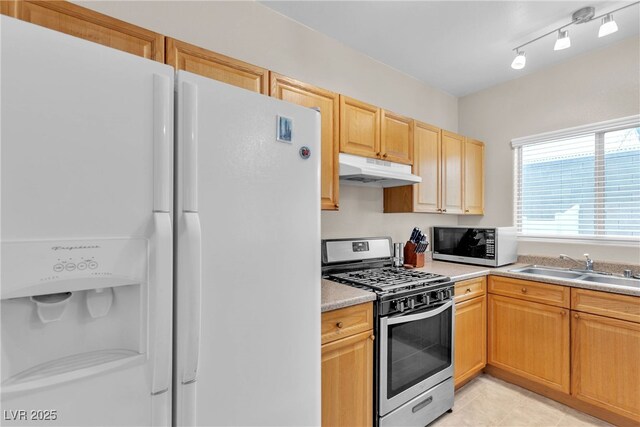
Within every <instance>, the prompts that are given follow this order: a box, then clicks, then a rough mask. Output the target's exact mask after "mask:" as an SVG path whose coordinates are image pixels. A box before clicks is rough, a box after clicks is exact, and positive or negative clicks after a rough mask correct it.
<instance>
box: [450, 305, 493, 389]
mask: <svg viewBox="0 0 640 427" xmlns="http://www.w3.org/2000/svg"><path fill="white" fill-rule="evenodd" d="M455 331H456V332H455V347H454V349H455V363H454V368H453V373H454V375H453V378H454V382H455V385H456V387H457V386H459V385H460V384H462V383H464V382H466V381H467V380H468V379H470V378H472V377H473V376H474V375H476V374H477V373H479V372H480V371H482V369H483V368H484V367H485V365H486V363H487V297H486V296H485V295H483V296H480V297H475V298H472V299H469V300H467V301H463V302H460V303H457V304H456V318H455Z"/></svg>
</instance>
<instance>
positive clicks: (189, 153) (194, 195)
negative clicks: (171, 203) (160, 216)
mask: <svg viewBox="0 0 640 427" xmlns="http://www.w3.org/2000/svg"><path fill="white" fill-rule="evenodd" d="M182 90H183V105H182V107H183V109H182V115H183V116H182V117H183V121H182V122H183V123H184V127H183V134H182V140H183V141H184V146H183V156H184V161H183V166H184V167H183V171H184V172H183V177H184V185H183V189H184V197H183V200H182V209H183V210H184V211H185V212H198V87H197V86H196V85H195V84H194V83H190V82H182Z"/></svg>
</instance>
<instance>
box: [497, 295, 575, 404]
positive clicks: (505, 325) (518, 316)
mask: <svg viewBox="0 0 640 427" xmlns="http://www.w3.org/2000/svg"><path fill="white" fill-rule="evenodd" d="M490 289H491V288H490ZM569 318H570V315H569V310H568V309H566V308H563V307H555V306H550V305H546V304H539V303H534V302H530V301H525V300H520V299H516V298H511V297H505V296H500V295H492V294H489V307H488V352H487V363H488V364H490V365H493V366H495V367H498V368H501V369H503V370H505V371H507V372H511V373H514V374H516V375H519V376H521V377H524V378H526V379H528V380H531V381H534V382H537V383H539V384H542V385H544V386H546V387H549V388H551V389H554V390H557V391H561V392H563V393H569V374H570V371H569V351H570V347H569V334H570V330H569Z"/></svg>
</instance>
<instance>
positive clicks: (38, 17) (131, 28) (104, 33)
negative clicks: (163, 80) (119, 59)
mask: <svg viewBox="0 0 640 427" xmlns="http://www.w3.org/2000/svg"><path fill="white" fill-rule="evenodd" d="M0 11H1V12H2V13H3V14H4V15H9V16H13V17H14V18H18V19H21V20H23V21H27V22H31V23H33V24H36V25H40V26H42V27H46V28H49V29H52V30H55V31H60V32H62V33H66V34H69V35H72V36H75V37H79V38H81V39H85V40H89V41H92V42H95V43H99V44H101V45H104V46H109V47H112V48H114V49H118V50H123V51H125V52H129V53H132V54H134V55H138V56H142V57H144V58H149V59H153V60H155V61H159V62H164V36H162V35H161V34H157V33H154V32H153V31H149V30H146V29H144V28H141V27H137V26H135V25H131V24H128V23H126V22H123V21H120V20H118V19H115V18H112V17H110V16H107V15H103V14H101V13H98V12H94V11H93V10H90V9H87V8H84V7H81V6H77V5H75V4H73V3H69V2H66V1H22V0H14V1H2V2H1V8H0Z"/></svg>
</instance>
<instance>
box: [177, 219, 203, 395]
mask: <svg viewBox="0 0 640 427" xmlns="http://www.w3.org/2000/svg"><path fill="white" fill-rule="evenodd" d="M183 218H184V239H185V241H184V243H185V245H184V246H183V247H184V250H183V254H181V256H180V257H181V261H180V263H181V264H183V265H182V267H184V270H181V271H184V274H183V276H182V277H183V278H184V282H182V283H183V284H184V285H185V286H186V289H187V292H188V294H187V299H186V302H187V305H186V306H185V307H188V310H189V311H188V315H187V316H188V317H187V319H188V320H187V328H188V329H187V343H186V346H185V350H184V351H185V352H186V354H185V364H184V370H183V372H182V378H181V383H182V384H185V385H186V384H191V383H193V382H195V381H196V377H197V373H198V358H199V356H200V322H201V319H200V310H201V307H200V305H201V293H202V259H201V257H202V253H201V249H202V238H201V232H200V217H199V215H198V213H197V212H184V213H183Z"/></svg>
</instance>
